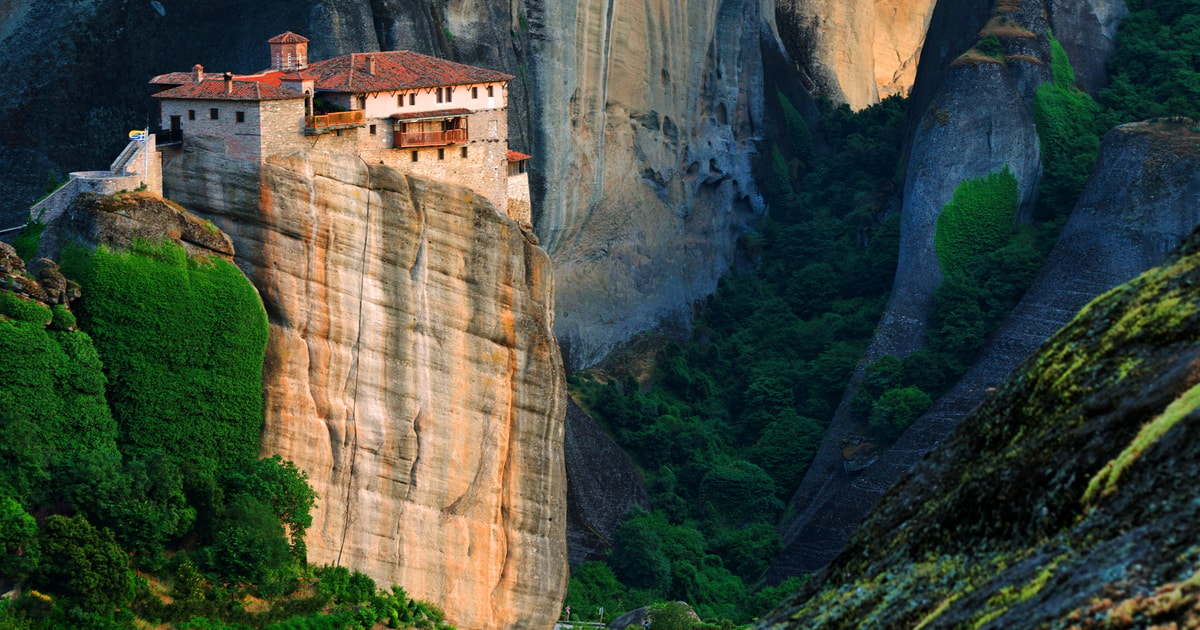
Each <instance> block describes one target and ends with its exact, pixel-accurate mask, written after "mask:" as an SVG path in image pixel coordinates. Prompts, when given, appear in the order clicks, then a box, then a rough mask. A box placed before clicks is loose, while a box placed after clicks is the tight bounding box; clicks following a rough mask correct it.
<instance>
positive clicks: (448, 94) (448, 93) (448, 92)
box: [446, 87, 454, 103]
mask: <svg viewBox="0 0 1200 630" xmlns="http://www.w3.org/2000/svg"><path fill="white" fill-rule="evenodd" d="M453 100H454V88H451V87H448V88H446V102H447V103H449V102H450V101H453Z"/></svg>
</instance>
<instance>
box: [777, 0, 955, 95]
mask: <svg viewBox="0 0 1200 630" xmlns="http://www.w3.org/2000/svg"><path fill="white" fill-rule="evenodd" d="M776 4H777V9H776V11H777V14H778V16H779V18H778V19H779V27H780V30H781V34H782V36H783V40H784V42H785V43H787V44H788V50H789V52H790V53H791V55H792V58H793V60H794V61H795V62H796V63H797V64H799V65H800V67H801V70H802V71H803V72H804V73H805V74H806V76H807V78H808V80H809V81H811V83H812V85H810V86H806V87H809V88H810V89H813V88H815V89H816V90H817V91H819V92H821V93H823V94H825V95H826V96H829V97H830V98H831V99H833V100H834V101H835V102H843V103H848V104H849V105H850V107H852V108H854V109H862V108H864V107H867V106H868V105H872V104H874V103H877V102H879V99H881V98H886V97H888V96H892V95H894V94H899V95H907V94H908V91H909V89H911V88H912V85H913V81H914V80H915V79H916V75H917V63H918V61H919V60H920V58H921V49H922V47H923V46H924V43H925V32H926V29H927V28H928V27H929V19H930V16H931V15H932V14H933V9H934V5H935V4H936V2H935V0H871V1H870V2H865V3H863V2H851V3H847V2H839V1H837V0H779V1H778V2H777V3H776Z"/></svg>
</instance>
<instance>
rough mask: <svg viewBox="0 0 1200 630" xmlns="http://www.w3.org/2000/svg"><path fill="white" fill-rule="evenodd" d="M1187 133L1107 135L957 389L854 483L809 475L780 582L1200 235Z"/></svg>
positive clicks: (1198, 173) (828, 551)
mask: <svg viewBox="0 0 1200 630" xmlns="http://www.w3.org/2000/svg"><path fill="white" fill-rule="evenodd" d="M1191 126H1192V123H1191V122H1190V121H1187V120H1186V119H1182V120H1180V121H1154V122H1148V123H1134V124H1129V125H1123V126H1121V127H1118V128H1116V129H1114V130H1113V131H1112V132H1110V133H1109V134H1108V136H1107V137H1106V138H1105V141H1104V144H1103V146H1102V148H1101V152H1100V157H1099V159H1098V161H1097V168H1096V172H1095V173H1094V174H1093V176H1092V178H1091V180H1090V181H1089V183H1088V186H1087V188H1086V189H1085V191H1084V193H1083V196H1082V197H1081V198H1080V201H1079V203H1078V205H1077V206H1076V208H1075V211H1074V212H1073V213H1072V214H1071V218H1070V220H1069V221H1068V223H1067V225H1066V227H1064V229H1063V231H1062V234H1061V235H1060V237H1059V241H1058V244H1057V245H1056V246H1055V248H1054V250H1053V251H1052V252H1051V254H1050V258H1049V260H1048V261H1047V263H1046V266H1045V268H1044V270H1043V272H1042V274H1041V275H1040V276H1039V278H1038V280H1037V282H1036V283H1035V284H1034V286H1033V287H1032V288H1031V289H1030V290H1029V292H1028V293H1027V294H1026V296H1025V297H1024V299H1022V301H1021V302H1020V304H1018V305H1017V307H1016V308H1015V309H1014V310H1013V312H1012V314H1011V315H1009V317H1008V318H1007V319H1006V320H1005V322H1004V323H1003V324H1002V325H1001V326H1000V328H999V329H998V330H997V331H996V332H995V333H994V334H993V335H992V338H991V339H990V340H989V342H988V344H987V346H986V347H985V348H984V350H983V351H982V353H981V355H980V357H979V359H978V360H977V361H976V362H975V364H974V365H973V366H972V367H971V369H970V370H969V371H968V372H967V373H966V374H965V375H964V376H963V377H962V379H961V380H960V381H959V383H958V384H957V385H956V386H955V387H954V389H952V390H951V391H950V392H949V393H947V394H946V395H945V396H943V397H942V398H941V399H939V400H938V401H937V403H936V404H935V405H934V406H933V408H932V409H930V410H929V411H928V412H927V413H926V414H925V415H924V416H922V417H921V418H919V419H918V420H917V421H916V422H915V423H913V425H912V426H911V427H909V429H908V430H907V431H906V432H905V433H904V434H903V435H902V436H901V437H900V439H899V440H898V441H897V442H896V443H895V444H894V445H893V446H892V447H891V448H889V449H888V450H887V451H885V452H884V453H883V454H882V455H881V456H880V458H879V459H878V461H877V462H876V463H875V464H873V465H872V466H871V467H870V468H868V469H866V470H865V471H863V472H862V473H861V474H859V475H856V476H852V475H846V474H844V473H843V472H842V471H841V470H840V466H838V462H836V461H835V460H833V459H832V458H830V459H829V460H827V461H825V462H824V463H823V465H822V466H821V468H817V467H816V466H814V468H813V470H811V471H810V473H809V476H810V477H812V478H813V479H820V480H821V481H822V482H823V483H824V485H823V486H822V487H821V488H820V489H819V490H817V491H815V492H812V493H809V494H807V495H804V497H803V499H801V501H802V502H798V503H799V504H800V505H803V506H804V510H803V512H802V513H800V515H799V516H798V517H797V518H796V519H795V520H794V521H792V523H791V525H790V529H789V530H788V531H787V532H786V534H785V539H786V540H787V541H788V542H789V543H790V544H789V546H788V549H787V550H786V551H785V553H784V555H783V556H782V557H781V559H780V561H779V563H778V564H777V567H776V570H777V571H780V572H781V573H791V572H811V571H815V570H817V569H819V568H821V567H822V566H824V564H825V563H827V562H829V561H830V560H832V559H833V557H834V556H836V555H837V553H838V552H839V550H840V549H841V547H842V545H844V544H845V541H846V540H847V539H848V537H849V535H850V533H851V532H853V531H854V529H855V527H857V525H858V523H859V522H860V521H861V519H862V518H863V517H864V516H865V515H866V514H867V512H868V511H869V510H870V509H871V507H872V506H873V505H875V503H876V501H878V500H879V497H880V496H882V495H883V494H884V493H885V492H886V491H887V490H888V488H890V487H891V486H892V484H894V483H895V482H896V480H897V479H900V478H901V476H902V475H903V474H904V473H906V472H907V471H908V470H910V469H911V468H912V467H913V465H914V464H915V463H916V462H917V461H918V460H919V459H920V458H921V456H922V455H924V454H925V453H926V452H928V451H930V450H932V449H934V448H935V447H937V446H938V445H939V444H940V443H941V442H942V440H944V439H945V438H946V436H947V435H949V433H950V431H951V430H952V429H953V428H954V427H955V426H956V425H957V424H958V423H959V422H960V421H961V420H962V419H963V418H964V417H965V416H966V415H967V414H968V413H970V412H971V411H972V410H973V409H974V408H975V407H976V406H978V405H979V403H980V401H982V400H983V399H984V397H985V396H986V395H987V394H988V392H989V391H991V390H992V389H994V388H995V387H997V386H999V385H1000V383H1001V382H1002V381H1003V379H1004V378H1005V377H1007V376H1008V375H1009V373H1010V372H1011V371H1012V370H1013V368H1015V367H1016V366H1017V365H1019V364H1020V362H1021V361H1023V360H1024V359H1025V358H1026V357H1028V356H1029V355H1030V354H1031V353H1032V352H1033V351H1034V350H1035V349H1036V348H1037V347H1038V346H1039V345H1040V344H1041V343H1042V342H1043V341H1045V340H1046V339H1047V338H1048V337H1049V336H1050V335H1051V334H1052V333H1053V332H1054V331H1056V330H1058V329H1059V328H1060V327H1061V326H1063V325H1064V324H1066V323H1067V321H1069V320H1070V318H1071V317H1072V316H1074V314H1075V313H1076V312H1077V311H1078V310H1079V309H1080V308H1081V307H1083V305H1085V304H1086V303H1087V302H1088V301H1089V300H1091V299H1092V298H1094V297H1096V296H1097V295H1100V294H1101V293H1103V292H1105V291H1107V290H1109V289H1110V288H1112V287H1113V286H1115V285H1117V284H1120V283H1122V282H1125V281H1127V280H1129V279H1130V278H1132V277H1133V276H1135V275H1137V274H1138V273H1140V272H1141V271H1143V270H1145V269H1147V268H1149V267H1151V266H1153V265H1154V264H1155V263H1157V262H1158V261H1160V260H1162V258H1163V257H1164V256H1165V255H1166V254H1167V252H1169V251H1170V250H1171V249H1173V248H1174V247H1175V246H1176V245H1178V244H1179V243H1180V241H1181V240H1183V239H1184V237H1186V236H1187V235H1188V234H1189V233H1190V232H1191V230H1192V229H1193V227H1194V226H1196V225H1197V224H1200V150H1197V148H1196V147H1197V144H1196V142H1197V141H1198V140H1200V134H1197V133H1195V132H1192V131H1190V128H1191ZM843 426H845V425H843ZM834 437H836V436H834ZM810 481H811V480H810V479H809V478H808V477H806V479H805V482H806V483H809V482H810Z"/></svg>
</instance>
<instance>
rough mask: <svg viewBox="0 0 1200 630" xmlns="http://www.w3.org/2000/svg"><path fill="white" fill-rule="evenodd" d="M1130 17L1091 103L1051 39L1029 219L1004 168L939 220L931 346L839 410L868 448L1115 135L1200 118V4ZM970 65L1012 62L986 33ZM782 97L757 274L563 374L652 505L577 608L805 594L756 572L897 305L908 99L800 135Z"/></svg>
mask: <svg viewBox="0 0 1200 630" xmlns="http://www.w3.org/2000/svg"><path fill="white" fill-rule="evenodd" d="M1129 8H1130V11H1131V12H1130V15H1129V17H1128V18H1127V19H1126V21H1125V22H1124V23H1123V25H1122V26H1121V29H1120V31H1119V35H1118V40H1117V50H1116V53H1115V54H1114V56H1113V58H1112V60H1111V62H1110V64H1109V71H1110V74H1111V77H1112V82H1111V85H1110V86H1109V87H1108V88H1106V89H1104V90H1103V91H1101V93H1100V94H1099V98H1098V100H1093V99H1092V98H1091V97H1089V96H1088V95H1087V94H1085V93H1083V92H1082V91H1080V90H1079V89H1077V88H1076V87H1075V77H1074V72H1073V70H1072V69H1071V64H1070V61H1069V59H1068V58H1067V54H1066V52H1065V51H1064V50H1063V48H1062V46H1061V45H1059V43H1058V42H1057V41H1056V40H1055V39H1054V38H1053V37H1050V48H1051V70H1052V77H1053V78H1052V81H1049V82H1047V83H1044V84H1043V85H1041V86H1040V87H1039V89H1038V90H1037V93H1036V97H1035V102H1034V119H1035V124H1036V125H1037V130H1038V136H1039V138H1040V141H1041V148H1042V154H1043V169H1044V174H1043V178H1042V180H1041V181H1040V183H1039V190H1038V196H1037V199H1038V204H1037V207H1036V208H1035V212H1034V217H1033V221H1032V222H1029V223H1018V222H1016V221H1015V217H1016V212H1017V204H1018V198H1017V183H1016V180H1015V178H1014V177H1013V176H1012V174H1010V173H1009V172H1008V171H1007V170H1004V169H1002V170H1000V171H998V172H994V173H992V174H990V175H988V176H987V177H984V178H981V179H977V180H968V181H964V182H962V183H961V184H960V185H959V186H958V188H957V189H956V190H955V192H954V195H953V198H952V199H951V201H950V202H949V203H947V204H946V206H945V207H944V208H943V210H942V213H941V215H940V217H939V219H938V222H937V226H936V234H935V247H936V252H937V258H938V262H939V264H940V266H941V269H942V272H943V282H942V284H941V286H940V288H939V289H938V291H937V294H936V296H935V304H934V310H933V312H932V315H931V326H930V331H929V334H928V338H927V339H926V343H925V346H924V348H923V349H922V350H920V351H918V352H914V353H912V354H909V355H908V356H905V357H903V358H898V357H894V356H885V357H883V358H881V359H880V360H878V361H876V362H874V363H872V364H871V365H869V366H865V373H864V376H863V379H862V382H861V383H860V386H859V387H858V389H857V391H856V393H855V395H854V397H853V399H852V400H851V404H850V411H851V413H852V414H854V416H855V417H856V418H858V419H859V420H860V421H861V422H862V423H863V425H864V426H865V427H866V428H867V430H866V433H865V435H864V436H863V437H864V439H865V440H868V441H872V442H875V443H878V444H882V445H885V446H886V444H888V443H889V442H891V441H893V440H894V439H895V438H896V437H897V436H898V435H899V433H900V432H902V431H903V430H904V429H905V428H906V427H907V426H908V425H909V424H910V423H911V422H912V421H913V420H915V419H916V418H917V417H918V416H920V414H921V413H922V412H924V411H925V410H926V409H927V408H928V407H929V406H930V405H931V404H932V401H933V400H934V399H936V398H937V397H938V396H939V395H940V394H942V393H944V392H945V391H946V390H947V389H948V388H949V387H950V386H952V385H953V384H954V382H955V380H956V379H957V378H958V377H959V376H960V375H961V374H962V372H963V371H964V370H965V369H966V367H967V366H969V365H970V363H971V361H972V360H973V358H974V357H975V355H976V354H977V353H978V351H979V350H980V349H981V348H982V347H983V345H984V343H985V341H986V339H987V336H988V334H989V333H990V332H991V331H993V330H994V329H995V327H996V326H997V325H998V324H999V323H1000V322H1001V321H1002V320H1003V319H1004V317H1005V316H1006V315H1007V314H1008V313H1009V312H1010V311H1011V310H1012V308H1013V307H1014V306H1015V305H1016V303H1017V301H1018V300H1019V299H1020V298H1021V296H1022V295H1023V294H1024V292H1025V291H1026V290H1027V289H1028V287H1029V286H1030V284H1031V283H1032V282H1033V280H1034V278H1035V277H1036V275H1037V273H1038V271H1039V270H1040V268H1041V265H1042V263H1043V262H1044V260H1045V256H1046V254H1047V253H1048V252H1049V249H1050V247H1051V246H1052V245H1053V243H1054V240H1055V239H1056V238H1057V235H1058V232H1059V230H1060V229H1061V228H1062V226H1063V224H1064V223H1065V221H1066V218H1067V216H1068V215H1069V213H1070V211H1071V209H1072V208H1073V207H1074V205H1075V202H1076V201H1077V200H1078V198H1079V195H1080V193H1081V191H1082V189H1083V186H1084V184H1085V183H1086V181H1087V178H1088V176H1089V174H1090V173H1091V170H1092V167H1093V165H1094V164H1095V160H1096V155H1097V150H1098V148H1099V144H1100V139H1101V137H1102V136H1103V135H1104V133H1106V132H1107V130H1108V129H1110V128H1111V127H1112V126H1114V125H1117V124H1121V123H1124V122H1130V121H1136V120H1142V119H1145V118H1149V117H1159V116H1189V117H1192V118H1193V119H1196V120H1200V79H1198V77H1200V46H1198V45H1197V44H1196V42H1198V41H1200V39H1198V38H1200V2H1197V1H1196V0H1177V1H1167V2H1156V1H1153V0H1135V1H1133V2H1130V3H1129ZM970 52H972V53H973V54H979V55H984V56H992V57H994V58H997V59H999V60H1003V57H1004V49H1003V44H1002V43H1001V42H1000V41H999V40H997V39H996V38H995V37H994V36H992V37H985V38H983V39H981V40H979V41H978V42H977V43H976V44H975V46H974V49H973V50H972V51H970ZM776 97H777V99H778V105H779V107H778V112H779V114H780V118H781V119H782V124H781V125H780V127H781V129H782V132H781V133H779V134H777V136H776V137H774V138H771V139H770V140H769V141H767V142H766V143H765V146H764V147H763V151H762V155H763V158H762V165H761V166H762V168H761V171H762V173H763V178H762V182H761V183H762V188H763V190H764V193H765V196H766V197H767V200H768V201H769V203H770V207H771V213H770V215H771V218H770V220H769V221H767V222H766V223H765V224H764V225H763V226H762V228H761V230H760V232H759V233H758V234H756V235H754V236H752V237H749V238H747V239H746V240H745V242H744V243H743V247H744V249H745V251H746V252H747V253H748V254H749V257H750V258H751V260H752V264H751V265H749V266H748V268H739V269H735V270H733V272H732V273H731V275H730V276H729V277H728V278H726V279H725V280H724V281H723V282H722V283H721V285H720V288H719V290H718V291H717V293H716V294H715V295H714V296H712V297H711V298H710V299H709V300H708V301H707V303H705V304H704V305H703V307H702V309H701V310H700V314H699V316H698V317H697V320H696V323H695V327H694V329H693V330H692V332H691V337H690V338H688V339H673V340H667V339H665V338H657V339H651V338H646V339H642V340H639V341H638V342H635V343H634V344H632V347H631V350H630V351H629V352H626V353H624V354H618V355H616V356H614V357H612V358H610V360H609V361H607V362H606V363H605V364H603V365H602V366H600V368H597V369H593V370H585V371H582V372H579V373H576V374H574V375H572V376H571V379H570V385H571V389H572V394H573V395H574V396H575V397H576V399H577V400H578V401H579V402H580V403H581V404H582V405H583V406H584V407H585V408H586V409H588V411H589V412H590V413H591V414H592V415H593V416H594V417H595V418H596V419H597V420H598V421H599V422H600V423H601V425H602V426H603V427H604V428H605V429H606V430H607V431H608V432H609V433H610V434H611V435H612V436H613V438H614V439H615V440H616V441H617V442H618V443H619V444H620V445H621V446H622V447H623V448H625V449H626V450H627V451H628V452H629V453H630V454H631V455H632V456H633V458H634V460H635V462H636V463H637V465H638V466H639V468H640V469H641V471H642V474H643V476H644V478H645V481H646V485H647V489H648V490H649V493H650V509H649V510H643V509H641V508H636V507H635V508H634V509H633V510H632V511H631V512H630V513H629V514H628V515H627V516H626V518H625V520H624V522H623V524H622V525H621V527H620V528H619V529H618V531H617V532H616V535H615V537H614V540H613V541H612V542H613V548H612V550H611V551H610V553H609V555H608V557H607V559H606V560H605V561H603V562H587V563H583V564H581V565H579V566H577V567H575V568H574V570H573V573H572V579H571V585H570V590H569V592H568V596H567V602H568V603H569V604H571V605H572V606H573V609H574V610H576V611H588V612H586V613H585V615H586V614H593V615H594V612H592V611H595V610H597V609H598V608H600V607H603V608H604V609H605V610H606V611H617V612H619V611H623V610H628V609H630V608H633V607H636V606H640V605H645V604H649V603H651V602H661V601H664V600H665V601H671V600H682V601H686V602H688V603H689V604H691V605H692V606H693V607H694V609H695V611H696V612H697V613H698V614H699V615H700V617H701V618H703V619H705V620H709V622H708V623H706V624H705V623H697V624H695V626H694V627H705V626H706V625H707V626H711V627H720V626H721V625H722V624H724V625H726V626H728V625H731V624H743V623H746V622H748V621H750V620H751V619H753V618H756V617H758V616H759V615H761V614H763V612H765V611H766V610H767V609H769V608H770V607H772V606H773V605H774V604H775V603H777V602H778V601H779V600H780V598H781V597H782V596H784V595H786V594H787V593H790V592H791V591H793V590H795V587H796V586H797V585H798V584H799V583H800V581H801V580H802V579H803V578H802V577H793V578H790V579H788V580H786V581H784V582H783V583H782V584H779V585H772V584H768V583H767V582H766V580H765V573H766V569H767V566H768V564H769V563H770V562H771V560H772V559H773V557H774V555H775V554H776V553H778V551H779V549H780V543H779V539H778V535H777V534H776V526H777V525H778V524H779V523H780V522H781V521H782V519H783V518H784V517H785V515H784V514H783V511H784V505H785V501H786V500H787V499H788V498H789V497H790V496H791V494H792V492H793V491H794V489H795V488H796V486H797V484H798V483H799V480H800V478H801V476H802V475H803V474H804V471H805V470H806V468H807V466H808V464H809V462H810V461H811V460H812V457H813V455H814V453H815V451H816V449H817V447H818V444H819V441H820V440H821V439H822V435H823V432H824V429H825V427H826V426H827V424H828V422H829V419H830V418H831V416H832V414H833V411H834V410H835V408H836V407H837V405H838V403H839V400H840V398H841V396H842V394H843V392H844V390H845V388H846V386H847V384H848V380H849V378H850V375H851V373H852V372H853V370H854V369H855V367H856V364H857V362H858V361H859V360H860V358H861V356H862V352H863V350H864V349H865V347H866V344H867V342H868V340H869V338H870V335H871V333H872V331H873V330H874V327H875V324H876V322H877V320H878V317H879V315H880V313H881V311H882V308H883V306H884V304H885V302H886V300H887V296H888V292H889V290H890V285H891V282H892V276H893V272H894V270H895V264H896V255H897V247H898V241H899V231H898V213H897V208H896V206H897V203H896V201H895V200H896V199H898V194H897V188H898V187H899V186H901V185H902V181H901V178H902V170H901V169H902V166H903V165H902V164H901V160H902V156H901V155H900V154H899V150H900V146H901V143H902V141H903V137H902V134H903V131H904V128H905V122H904V119H905V115H906V103H905V102H904V101H902V100H899V99H897V98H891V99H887V100H885V101H883V102H882V103H880V104H878V105H875V106H872V107H869V108H867V109H864V110H862V111H859V112H851V111H850V110H849V109H848V108H846V107H844V106H843V107H833V106H832V105H830V104H829V103H827V102H820V103H819V104H818V108H819V113H820V119H819V121H817V123H816V124H815V125H813V126H811V127H810V126H809V125H808V124H806V122H805V120H804V119H803V118H802V117H801V115H800V113H799V111H798V109H797V107H796V106H795V104H793V103H792V102H790V101H789V100H788V99H787V97H785V96H784V95H783V94H781V93H780V94H777V95H776ZM908 114H909V115H912V114H911V113H908ZM810 129H811V130H812V131H810ZM646 353H650V354H651V356H650V359H651V360H650V361H646V360H645V358H644V356H640V355H645V354H646ZM680 627H687V624H684V625H683V626H680Z"/></svg>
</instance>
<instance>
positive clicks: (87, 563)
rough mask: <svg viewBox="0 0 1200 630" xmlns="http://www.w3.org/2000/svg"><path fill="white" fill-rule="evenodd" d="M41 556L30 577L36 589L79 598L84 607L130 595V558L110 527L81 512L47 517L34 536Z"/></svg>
mask: <svg viewBox="0 0 1200 630" xmlns="http://www.w3.org/2000/svg"><path fill="white" fill-rule="evenodd" d="M38 542H39V545H40V547H41V553H42V560H41V562H40V563H39V564H38V567H37V569H36V570H35V571H34V572H33V574H32V575H30V577H29V582H30V584H31V585H32V586H34V587H35V588H38V589H40V590H43V591H45V592H48V593H56V594H59V595H62V596H63V597H66V598H69V599H71V600H73V601H75V602H78V603H79V605H81V606H82V607H83V608H84V610H88V611H97V612H104V611H111V610H113V609H116V608H120V607H123V606H126V605H128V604H129V602H130V601H132V599H133V592H134V581H133V573H132V572H131V571H130V570H129V562H128V557H127V556H126V554H125V552H124V551H122V550H121V548H120V547H119V546H118V545H117V543H116V541H115V540H113V536H112V533H111V532H109V531H108V530H98V529H96V528H95V527H93V526H92V525H91V524H90V523H88V522H87V519H85V518H83V517H82V516H78V515H77V516H70V517H67V516H59V515H54V516H50V517H47V518H46V521H45V523H44V524H43V526H42V532H41V536H40V538H39V540H38Z"/></svg>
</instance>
